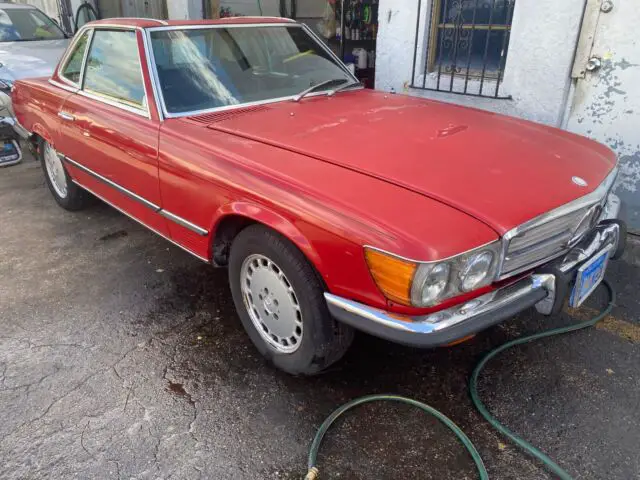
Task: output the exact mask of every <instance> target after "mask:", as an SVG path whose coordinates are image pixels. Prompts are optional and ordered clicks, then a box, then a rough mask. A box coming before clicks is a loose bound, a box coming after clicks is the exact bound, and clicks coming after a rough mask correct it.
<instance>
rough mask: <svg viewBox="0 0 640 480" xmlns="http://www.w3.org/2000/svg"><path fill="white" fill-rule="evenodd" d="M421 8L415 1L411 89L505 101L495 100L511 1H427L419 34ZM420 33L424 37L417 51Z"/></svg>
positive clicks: (497, 95)
mask: <svg viewBox="0 0 640 480" xmlns="http://www.w3.org/2000/svg"><path fill="white" fill-rule="evenodd" d="M422 2H423V0H418V13H417V21H416V35H415V44H414V53H413V69H412V76H411V88H416V89H420V90H432V91H439V92H447V93H454V94H460V95H470V96H476V97H490V98H497V99H508V98H511V96H505V95H501V92H500V87H501V84H502V80H503V76H504V68H505V63H506V57H507V50H508V48H509V39H510V36H511V22H512V19H513V9H514V6H515V0H430V2H429V3H430V4H429V12H428V17H427V18H428V23H425V28H424V29H421V26H422V22H421V20H422V19H423V16H422ZM427 25H428V30H427ZM421 30H423V31H424V30H426V31H427V35H426V36H424V37H423V38H424V39H425V40H426V41H425V42H423V45H421V44H420V32H421ZM419 53H420V54H419ZM418 61H420V62H421V65H420V68H419V67H418Z"/></svg>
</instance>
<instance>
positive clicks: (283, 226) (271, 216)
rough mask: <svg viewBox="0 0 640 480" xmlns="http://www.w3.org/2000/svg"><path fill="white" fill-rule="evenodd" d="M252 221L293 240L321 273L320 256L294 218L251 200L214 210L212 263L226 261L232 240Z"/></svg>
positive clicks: (222, 263)
mask: <svg viewBox="0 0 640 480" xmlns="http://www.w3.org/2000/svg"><path fill="white" fill-rule="evenodd" d="M253 224H261V225H264V226H266V227H269V228H271V229H272V230H274V231H275V232H277V233H279V234H280V235H282V236H283V237H285V238H286V239H288V240H289V241H290V242H292V243H293V244H294V245H295V246H296V247H297V248H298V249H299V250H300V251H301V252H302V253H303V254H304V256H305V257H306V258H307V260H309V262H310V263H311V265H312V266H313V267H314V268H315V270H316V272H318V276H319V277H320V278H322V275H320V273H319V272H320V271H321V266H322V260H321V258H320V256H319V254H318V252H317V251H316V249H315V248H314V247H313V245H312V244H311V242H310V241H309V239H308V238H307V237H306V236H305V235H304V234H303V233H302V232H301V231H300V229H299V228H298V227H297V226H296V225H295V224H294V222H293V221H292V220H290V219H288V218H286V217H285V216H283V215H282V214H280V213H278V212H275V211H274V210H272V209H270V208H268V207H266V206H263V205H259V204H256V203H252V202H234V203H231V204H227V205H224V206H223V207H221V208H220V209H218V211H217V215H216V221H215V223H214V225H213V227H212V229H211V247H210V251H211V258H212V261H213V263H214V264H215V265H226V264H227V261H228V258H229V251H230V248H231V244H232V243H233V240H234V239H235V237H236V236H237V235H238V233H240V232H241V231H242V230H243V229H245V228H246V227H248V226H249V225H253Z"/></svg>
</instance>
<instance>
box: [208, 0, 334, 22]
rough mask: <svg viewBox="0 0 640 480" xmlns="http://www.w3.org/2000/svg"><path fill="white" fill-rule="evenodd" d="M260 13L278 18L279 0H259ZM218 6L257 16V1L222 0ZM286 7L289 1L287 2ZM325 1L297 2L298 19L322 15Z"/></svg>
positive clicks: (307, 0) (302, 0) (258, 12)
mask: <svg viewBox="0 0 640 480" xmlns="http://www.w3.org/2000/svg"><path fill="white" fill-rule="evenodd" d="M261 4H262V13H263V15H266V16H274V17H279V16H280V0H261ZM220 5H221V6H223V7H229V8H231V10H233V12H235V13H239V14H240V15H259V14H260V11H259V9H258V0H222V1H221V2H220ZM287 5H289V1H288V0H287ZM326 5H327V2H326V0H298V10H297V14H298V18H301V19H304V18H319V17H321V16H322V14H323V13H324V8H325V6H326Z"/></svg>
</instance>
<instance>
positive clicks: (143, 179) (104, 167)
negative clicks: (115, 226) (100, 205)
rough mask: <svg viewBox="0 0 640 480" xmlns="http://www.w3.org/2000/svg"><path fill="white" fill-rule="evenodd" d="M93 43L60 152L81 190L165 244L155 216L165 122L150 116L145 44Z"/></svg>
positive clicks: (125, 34) (119, 34) (122, 33)
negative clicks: (160, 138)
mask: <svg viewBox="0 0 640 480" xmlns="http://www.w3.org/2000/svg"><path fill="white" fill-rule="evenodd" d="M89 37H90V38H89V40H88V42H87V43H88V47H87V49H86V53H85V55H84V58H83V60H82V65H83V71H82V74H81V75H79V78H78V84H77V86H78V87H79V89H78V90H77V91H76V92H75V93H74V94H73V95H70V96H69V97H68V98H67V99H66V101H65V102H64V104H63V106H62V107H61V109H60V112H59V113H58V116H59V117H60V120H61V123H62V124H63V125H62V126H61V132H62V135H61V140H60V142H59V145H58V146H56V148H57V149H58V151H59V152H60V153H62V154H63V155H65V157H66V158H67V159H66V163H67V167H68V168H69V169H70V170H71V173H72V176H73V177H74V179H75V180H76V181H77V182H78V183H80V184H81V185H82V186H83V187H85V188H86V189H87V190H89V191H91V192H92V193H94V194H95V195H97V196H99V197H101V198H102V199H103V200H105V201H107V202H109V203H111V204H112V205H114V206H115V207H117V208H119V209H120V210H123V211H124V212H125V213H127V214H129V215H130V216H132V217H134V218H135V219H137V220H139V221H141V222H142V223H144V224H145V225H146V226H148V227H150V228H151V229H153V230H155V231H156V232H158V233H161V234H163V235H165V236H166V235H167V224H166V220H165V219H164V218H163V217H162V216H160V214H159V213H158V212H159V210H160V208H161V199H160V188H159V183H158V182H159V181H158V131H159V127H160V121H159V118H158V116H157V112H155V111H152V110H151V109H150V108H149V103H150V102H152V101H153V99H152V97H150V95H152V93H151V89H150V88H149V89H148V88H147V86H146V84H147V82H146V81H145V78H144V75H143V71H142V62H141V58H142V55H143V51H142V48H141V47H142V45H143V44H142V39H141V38H138V32H137V31H136V30H134V29H125V28H117V29H114V28H95V29H93V31H92V32H91V33H90V35H89ZM78 56H79V55H78ZM65 73H66V72H65V70H64V69H63V71H62V72H61V74H62V77H63V78H64V77H65Z"/></svg>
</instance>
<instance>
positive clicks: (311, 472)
mask: <svg viewBox="0 0 640 480" xmlns="http://www.w3.org/2000/svg"><path fill="white" fill-rule="evenodd" d="M602 283H603V284H604V285H605V287H607V290H608V291H609V303H608V305H607V307H606V308H605V309H604V310H602V312H600V313H599V314H598V315H596V316H595V317H593V318H591V319H589V320H586V321H584V322H580V323H575V324H573V325H570V326H568V327H561V328H554V329H551V330H547V331H546V332H542V333H536V334H534V335H527V336H526V337H521V338H518V339H516V340H512V341H510V342H507V343H505V344H503V345H500V346H499V347H498V348H496V349H494V350H491V351H490V352H489V353H488V354H487V355H486V356H485V357H484V358H483V359H482V360H481V361H480V363H478V365H477V366H476V368H474V370H473V373H472V374H471V379H470V380H469V392H470V394H471V400H472V402H473V404H474V406H475V407H476V409H477V410H478V412H480V414H481V415H482V416H483V417H484V418H485V419H486V420H487V421H488V422H489V424H490V425H491V426H492V427H493V428H495V429H496V430H497V431H498V432H500V433H501V434H503V435H504V436H505V437H507V438H508V439H509V440H511V441H512V442H513V443H515V444H516V445H517V446H518V447H520V448H521V449H522V450H524V451H525V452H526V453H528V454H529V455H531V456H533V457H534V458H536V459H538V460H539V461H540V462H541V463H542V464H543V465H544V466H545V468H547V469H548V470H549V471H550V472H552V473H553V474H555V475H556V476H557V477H558V478H560V479H561V480H572V477H571V475H569V474H568V473H567V472H566V471H565V470H563V469H562V468H561V467H560V466H559V465H558V464H556V463H555V462H554V461H553V460H551V459H550V458H549V457H548V456H547V455H545V454H544V453H542V452H541V451H540V450H538V449H537V448H535V447H534V446H533V445H531V444H530V443H528V442H526V441H525V440H523V439H522V438H520V437H519V436H518V435H516V434H515V433H513V432H511V431H510V430H509V429H508V428H507V427H505V426H504V425H502V424H501V423H500V422H499V421H498V420H497V419H496V418H495V417H494V416H493V415H491V413H489V410H488V409H487V407H486V406H485V405H484V403H482V400H480V397H479V395H478V377H479V376H480V372H482V370H483V369H484V367H485V366H486V365H487V363H488V362H489V360H491V359H492V358H493V357H495V356H496V355H498V354H499V353H501V352H503V351H505V350H507V349H509V348H511V347H514V346H516V345H522V344H523V343H529V342H533V341H535V340H539V339H541V338H547V337H552V336H554V335H561V334H563V333H569V332H575V331H576V330H582V329H584V328H588V327H592V326H593V325H595V324H596V323H598V322H599V321H601V320H602V319H603V318H605V317H606V316H607V315H609V313H611V309H612V308H613V306H614V304H615V301H616V292H615V290H614V289H613V287H612V286H611V284H610V283H609V282H607V281H606V280H604V281H603V282H602ZM378 401H394V402H401V403H406V404H409V405H412V406H414V407H417V408H419V409H421V410H423V411H425V412H426V413H428V414H429V415H432V416H434V417H435V418H436V419H438V420H439V421H440V422H442V423H443V424H444V425H445V426H446V427H448V428H449V429H450V430H451V431H452V432H453V433H454V434H455V435H456V437H457V438H458V440H460V442H461V443H462V445H463V446H464V447H465V448H466V450H467V451H468V452H469V454H470V455H471V458H472V459H473V462H474V463H475V466H476V470H477V471H478V475H479V478H480V479H481V480H487V479H488V478H489V475H488V474H487V470H486V468H485V466H484V464H483V463H482V458H480V454H479V453H478V450H477V449H476V448H475V446H474V445H473V443H471V440H469V437H467V436H466V435H465V433H464V432H463V431H462V429H460V427H458V426H457V425H456V424H455V423H453V421H452V420H451V419H449V418H448V417H447V416H445V415H444V414H443V413H441V412H439V411H438V410H436V409H435V408H433V407H430V406H429V405H427V404H425V403H422V402H418V401H417V400H413V399H411V398H406V397H400V396H397V395H368V396H366V397H360V398H356V399H355V400H351V401H350V402H348V403H345V404H344V405H342V406H341V407H339V408H338V409H337V410H335V411H334V412H333V413H332V414H331V415H329V417H328V418H327V419H326V420H325V421H324V422H323V423H322V425H320V428H319V429H318V431H317V433H316V436H315V437H314V439H313V443H312V444H311V449H310V450H309V460H308V472H307V475H306V477H305V480H316V479H317V478H318V475H319V473H320V471H319V470H318V468H317V467H316V460H317V456H318V450H319V449H320V444H321V443H322V439H323V438H324V436H325V434H326V433H327V430H329V428H330V427H331V425H332V424H333V422H335V421H336V419H337V418H338V417H340V416H341V415H342V414H343V413H345V412H346V411H347V410H350V409H352V408H354V407H357V406H359V405H362V404H365V403H370V402H378Z"/></svg>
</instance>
